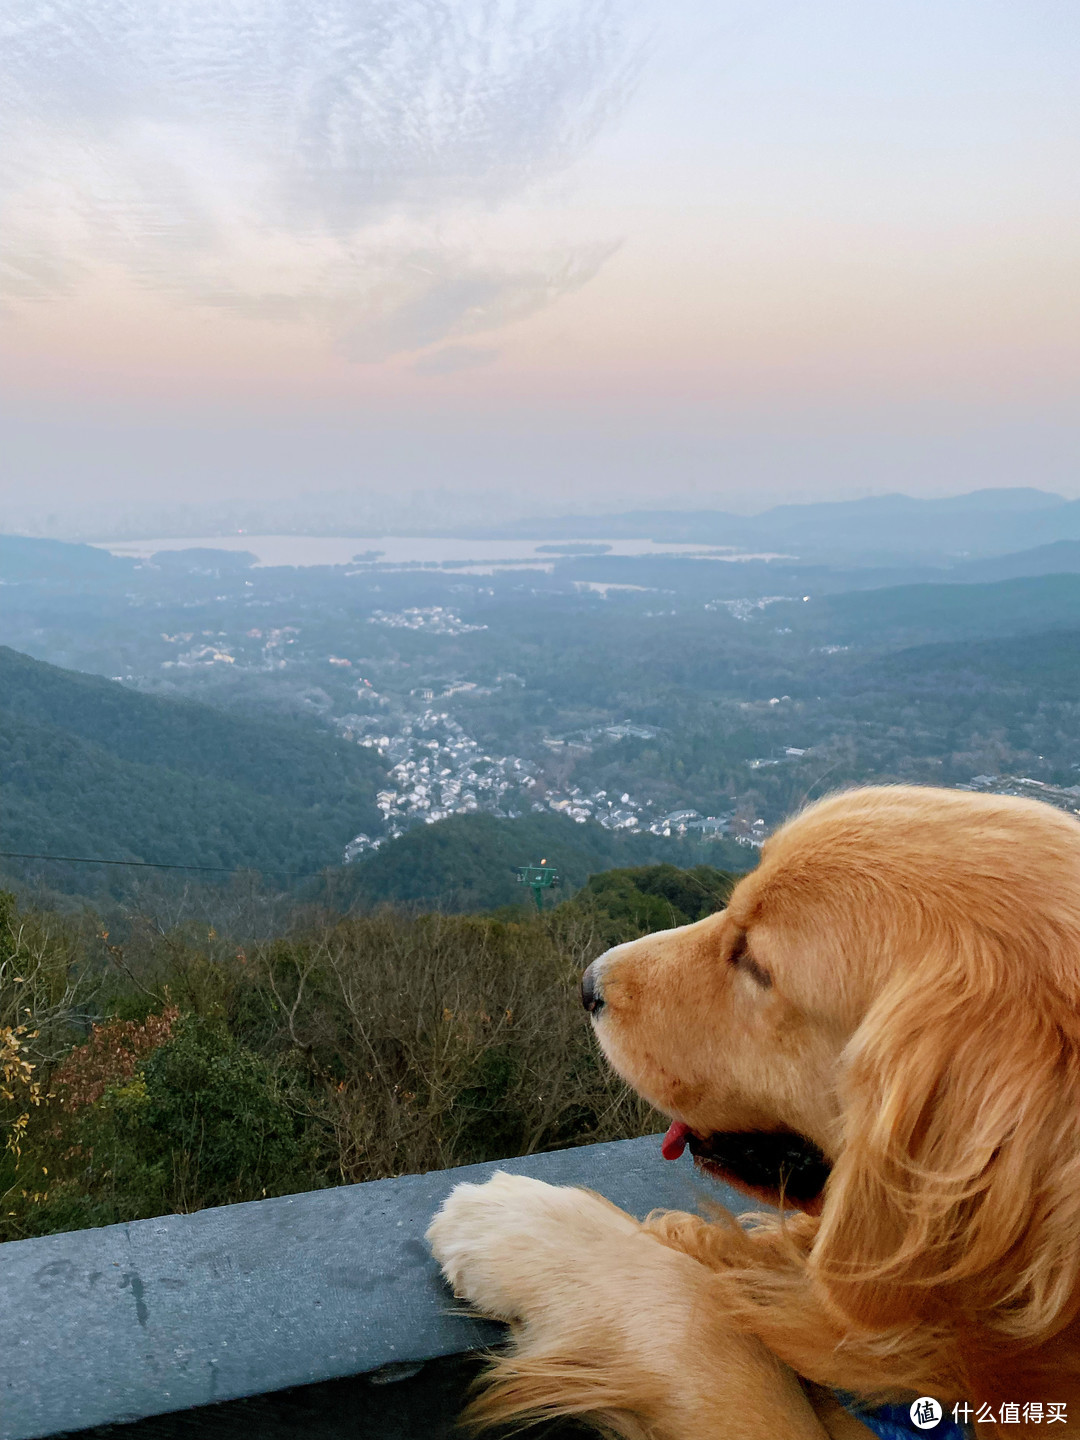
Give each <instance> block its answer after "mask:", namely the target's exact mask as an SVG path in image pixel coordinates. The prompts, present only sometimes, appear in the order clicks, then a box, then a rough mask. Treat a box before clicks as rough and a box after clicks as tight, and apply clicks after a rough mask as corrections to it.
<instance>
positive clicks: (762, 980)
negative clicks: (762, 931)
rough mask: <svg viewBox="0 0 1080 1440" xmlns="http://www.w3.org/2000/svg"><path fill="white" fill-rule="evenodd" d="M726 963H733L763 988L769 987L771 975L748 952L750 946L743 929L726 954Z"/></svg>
mask: <svg viewBox="0 0 1080 1440" xmlns="http://www.w3.org/2000/svg"><path fill="white" fill-rule="evenodd" d="M728 964H729V965H734V966H735V968H736V969H737V970H742V971H743V972H744V973H745V974H747V975H749V976H750V978H751V980H753V981H755V982H756V983H757V984H758V985H760V986H761V988H762V989H763V990H769V989H771V987H772V976H771V975H770V974H769V972H768V970H766V969H765V967H764V965H759V964H758V962H757V961H756V960H755V959H754V957H753V955H751V954H750V946H749V944H748V943H747V939H746V931H745V930H743V931H741V932H740V934H739V937H738V939H737V940H736V941H735V944H734V946H733V947H732V950H731V953H730V954H729V955H728Z"/></svg>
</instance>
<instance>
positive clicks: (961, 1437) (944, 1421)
mask: <svg viewBox="0 0 1080 1440" xmlns="http://www.w3.org/2000/svg"><path fill="white" fill-rule="evenodd" d="M836 1398H837V1399H838V1400H839V1401H840V1404H841V1405H843V1407H844V1409H845V1410H849V1411H850V1412H851V1414H852V1415H854V1416H855V1417H856V1418H857V1419H859V1420H861V1421H862V1423H863V1424H864V1425H865V1426H866V1428H867V1429H868V1430H869V1431H871V1432H872V1433H873V1434H874V1435H876V1436H877V1437H878V1440H912V1437H913V1436H916V1435H918V1436H925V1437H926V1440H970V1437H971V1431H970V1430H969V1429H968V1428H967V1427H966V1426H964V1425H958V1424H957V1423H956V1421H955V1420H953V1419H951V1418H950V1417H949V1415H948V1413H947V1412H946V1413H945V1414H944V1415H943V1416H942V1417H941V1419H940V1420H939V1421H938V1423H937V1424H936V1425H935V1426H933V1428H932V1429H929V1430H920V1429H919V1427H918V1426H917V1425H915V1424H914V1423H913V1422H912V1419H911V1411H910V1407H909V1406H907V1405H879V1406H878V1407H877V1408H876V1409H873V1410H867V1409H865V1408H864V1407H863V1406H862V1405H860V1404H859V1402H858V1401H857V1400H856V1399H854V1397H853V1396H851V1395H842V1394H840V1393H839V1392H837V1396H836Z"/></svg>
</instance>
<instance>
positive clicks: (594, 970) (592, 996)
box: [581, 956, 604, 1019]
mask: <svg viewBox="0 0 1080 1440" xmlns="http://www.w3.org/2000/svg"><path fill="white" fill-rule="evenodd" d="M602 958H603V957H602V956H601V959H602ZM581 1003H582V1005H584V1006H585V1009H586V1010H587V1011H588V1012H589V1014H590V1015H591V1016H592V1017H593V1019H595V1018H596V1016H597V1015H599V1014H600V1011H601V1010H602V1009H603V1008H604V992H603V990H602V989H601V986H600V961H599V960H594V961H593V963H592V964H591V965H590V966H589V968H588V969H587V970H586V971H585V974H584V975H582V977H581Z"/></svg>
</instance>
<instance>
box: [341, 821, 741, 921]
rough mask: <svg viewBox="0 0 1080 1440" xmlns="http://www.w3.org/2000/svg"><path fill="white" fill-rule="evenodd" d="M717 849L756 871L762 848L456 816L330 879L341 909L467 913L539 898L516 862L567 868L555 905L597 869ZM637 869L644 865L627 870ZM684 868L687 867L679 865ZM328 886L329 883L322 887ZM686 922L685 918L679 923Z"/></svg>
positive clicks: (725, 861) (694, 857) (691, 857)
mask: <svg viewBox="0 0 1080 1440" xmlns="http://www.w3.org/2000/svg"><path fill="white" fill-rule="evenodd" d="M705 856H707V857H708V859H709V861H710V863H712V864H715V865H722V866H724V867H726V868H727V869H729V870H748V869H749V868H750V866H751V864H752V863H753V859H754V857H753V854H752V852H751V851H749V850H747V849H744V848H743V847H742V846H740V845H736V844H734V843H731V842H723V841H721V842H716V841H709V842H707V843H703V842H700V841H699V842H696V843H695V842H690V841H679V840H675V839H665V838H664V837H663V836H660V835H650V834H647V833H646V834H638V835H628V834H626V833H625V832H619V831H612V830H605V829H604V828H603V826H601V825H597V824H595V823H592V822H589V823H585V824H578V823H576V822H575V821H573V820H569V819H567V818H566V817H565V816H563V815H541V814H535V815H526V816H522V817H521V818H520V819H517V820H507V819H501V818H499V817H496V816H494V815H455V816H452V817H451V818H450V819H448V820H441V821H439V822H438V823H437V824H434V825H419V826H417V827H415V828H414V829H412V830H409V831H408V832H407V833H406V834H404V835H402V836H401V837H400V838H399V839H397V840H392V841H389V842H388V843H387V844H385V845H384V846H383V847H382V849H381V850H377V851H376V852H375V853H374V854H373V855H370V856H368V857H367V858H366V859H364V860H361V861H358V862H356V863H355V864H353V865H350V866H348V867H346V868H344V869H342V870H340V871H336V872H333V873H332V874H330V875H328V876H327V877H326V886H327V889H326V891H325V893H326V894H327V896H328V898H329V899H330V900H331V901H332V902H333V903H334V905H335V907H336V908H341V909H358V910H369V909H374V908H377V907H378V906H379V905H383V904H391V905H398V906H402V907H405V908H409V909H424V910H439V911H442V912H444V913H448V914H449V913H463V912H466V911H471V910H497V909H499V908H500V907H502V906H504V905H514V904H522V903H527V904H529V905H532V903H533V902H532V898H531V895H530V893H529V892H528V891H527V890H526V889H525V888H524V887H523V886H522V885H521V884H519V883H518V881H517V877H516V876H515V874H514V867H515V866H517V865H536V864H539V862H540V861H541V860H546V861H547V862H548V864H549V865H551V866H553V867H554V868H555V869H557V870H558V872H559V877H560V880H561V882H562V883H561V889H557V890H555V891H554V892H553V893H552V894H551V895H549V897H548V899H549V902H551V903H554V902H556V901H558V900H559V899H560V898H562V897H563V896H569V895H572V894H573V893H574V892H575V891H577V890H580V889H581V887H582V886H583V885H584V884H585V883H586V881H587V880H588V879H589V877H590V875H596V874H597V873H598V872H601V871H607V870H611V869H612V868H613V867H616V866H626V865H638V866H640V865H643V864H645V863H646V862H647V861H650V860H651V861H666V862H668V863H667V864H666V865H662V866H661V867H660V868H662V869H665V870H674V866H673V864H672V862H674V864H678V865H693V864H695V863H699V862H700V861H701V859H702V858H703V857H705ZM626 873H628V874H629V873H635V872H629V871H628V872H626ZM675 873H681V872H675ZM322 893H324V892H323V891H322V890H320V894H322ZM676 923H682V921H677V922H676Z"/></svg>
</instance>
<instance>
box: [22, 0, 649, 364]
mask: <svg viewBox="0 0 1080 1440" xmlns="http://www.w3.org/2000/svg"><path fill="white" fill-rule="evenodd" d="M617 12H618V13H617ZM628 13H629V7H628V6H622V7H619V6H616V5H615V4H613V3H609V0H213V3H209V0H187V3H185V4H184V5H182V6H177V5H175V4H172V3H167V0H140V3H139V4H138V5H132V4H130V3H128V0H55V3H47V0H11V3H9V4H8V5H6V6H5V7H4V10H3V14H2V16H0V94H2V95H3V96H4V97H6V98H4V99H3V100H0V156H2V158H0V206H2V207H3V213H4V215H5V217H6V218H5V223H4V227H3V228H4V236H5V239H4V240H3V241H0V245H2V250H0V294H2V295H4V296H5V297H6V298H7V299H8V300H9V302H14V303H20V302H22V303H26V302H29V301H35V300H36V301H41V300H48V299H52V298H56V297H58V296H61V295H63V294H66V293H70V292H72V291H77V290H78V288H79V287H80V285H82V284H83V283H85V281H86V279H87V277H88V276H92V275H94V274H97V273H101V272H103V271H104V272H112V273H114V274H115V273H120V274H122V275H126V276H128V277H129V278H130V279H131V280H133V281H134V282H136V283H137V284H140V285H144V286H147V287H151V288H153V289H156V290H159V291H164V292H166V293H169V294H171V295H173V296H175V297H178V298H180V299H181V300H184V301H187V302H189V303H197V304H213V305H219V306H230V307H232V308H234V309H236V310H238V311H240V312H243V313H251V314H257V315H259V316H261V317H263V318H271V319H280V320H284V321H288V320H296V319H304V320H308V321H310V320H312V319H315V320H317V321H318V322H319V323H321V324H323V325H325V326H326V328H327V329H328V330H329V331H330V332H331V333H333V334H334V335H335V336H336V339H337V343H338V345H339V348H341V349H342V350H343V351H344V352H345V353H347V354H349V355H352V356H354V357H355V358H357V359H360V360H377V359H383V358H386V357H387V356H390V355H393V354H396V353H400V352H408V351H412V350H418V349H421V348H423V347H427V346H432V345H437V344H439V343H440V342H441V341H443V340H446V339H452V338H454V337H459V336H463V335H468V334H473V333H478V332H480V331H481V330H485V329H492V328H497V327H498V326H501V325H504V324H506V323H508V322H509V321H511V320H513V319H516V318H519V317H520V316H522V315H524V314H528V313H530V312H531V311H533V310H535V309H537V308H539V307H540V306H542V305H544V304H547V303H549V302H550V301H551V300H552V299H554V298H556V297H557V296H558V295H561V294H565V293H567V291H569V290H573V289H575V288H577V287H578V286H579V285H581V284H583V283H585V281H586V280H587V279H588V278H589V277H590V276H591V275H592V274H594V273H595V271H596V269H597V268H598V266H599V265H600V264H601V263H603V259H604V258H606V255H607V254H609V253H610V249H611V247H610V246H607V247H605V246H598V245H597V244H596V243H595V240H592V241H590V242H589V243H583V242H581V241H579V240H577V239H575V237H574V236H570V237H568V238H566V239H565V240H564V241H563V242H562V243H561V244H560V245H557V246H556V245H555V242H554V240H553V238H552V237H550V236H549V237H547V238H546V243H545V244H543V245H538V246H534V247H533V248H530V246H529V245H528V244H527V243H520V244H518V245H516V246H515V247H514V253H513V254H511V255H507V253H506V246H505V242H504V241H500V239H499V234H498V230H499V223H498V222H499V215H500V211H501V210H502V209H503V208H504V207H506V206H507V205H512V204H518V203H520V202H521V201H522V199H523V198H524V197H526V196H528V195H529V193H530V192H531V189H532V187H535V186H536V185H537V184H538V183H540V182H543V181H545V180H547V179H549V178H550V177H551V176H553V175H554V174H556V173H558V172H559V171H561V170H563V169H564V168H565V167H566V166H568V165H569V164H571V163H572V162H573V161H574V160H575V159H576V158H577V157H579V156H580V155H581V154H582V153H583V151H584V150H585V148H586V147H587V146H588V144H589V142H590V141H591V140H592V139H593V137H594V136H595V135H596V134H597V133H598V131H599V130H600V129H601V128H602V127H603V126H604V125H605V124H606V123H607V122H608V121H609V120H610V119H611V118H612V117H613V116H614V115H615V114H617V113H618V111H619V109H620V108H621V106H622V105H623V103H624V101H625V99H626V96H627V94H628V93H629V91H630V89H631V88H632V86H633V83H634V76H635V72H636V66H637V60H636V55H635V50H634V45H633V43H632V41H631V39H630V38H629V36H628V33H627V29H626V26H625V17H626V15H627V14H628ZM463 224H465V225H466V226H467V228H468V230H469V232H470V238H469V243H468V245H467V246H462V245H461V244H460V243H456V242H455V241H453V240H447V238H446V236H447V235H448V234H449V235H453V234H455V233H456V232H457V231H459V230H460V229H461V228H462V225H463ZM388 227H389V228H390V229H392V230H393V231H394V244H393V246H392V247H388V245H387V233H386V232H387V229H388ZM425 270H426V271H427V272H428V273H427V274H426V277H425V273H424V272H425Z"/></svg>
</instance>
